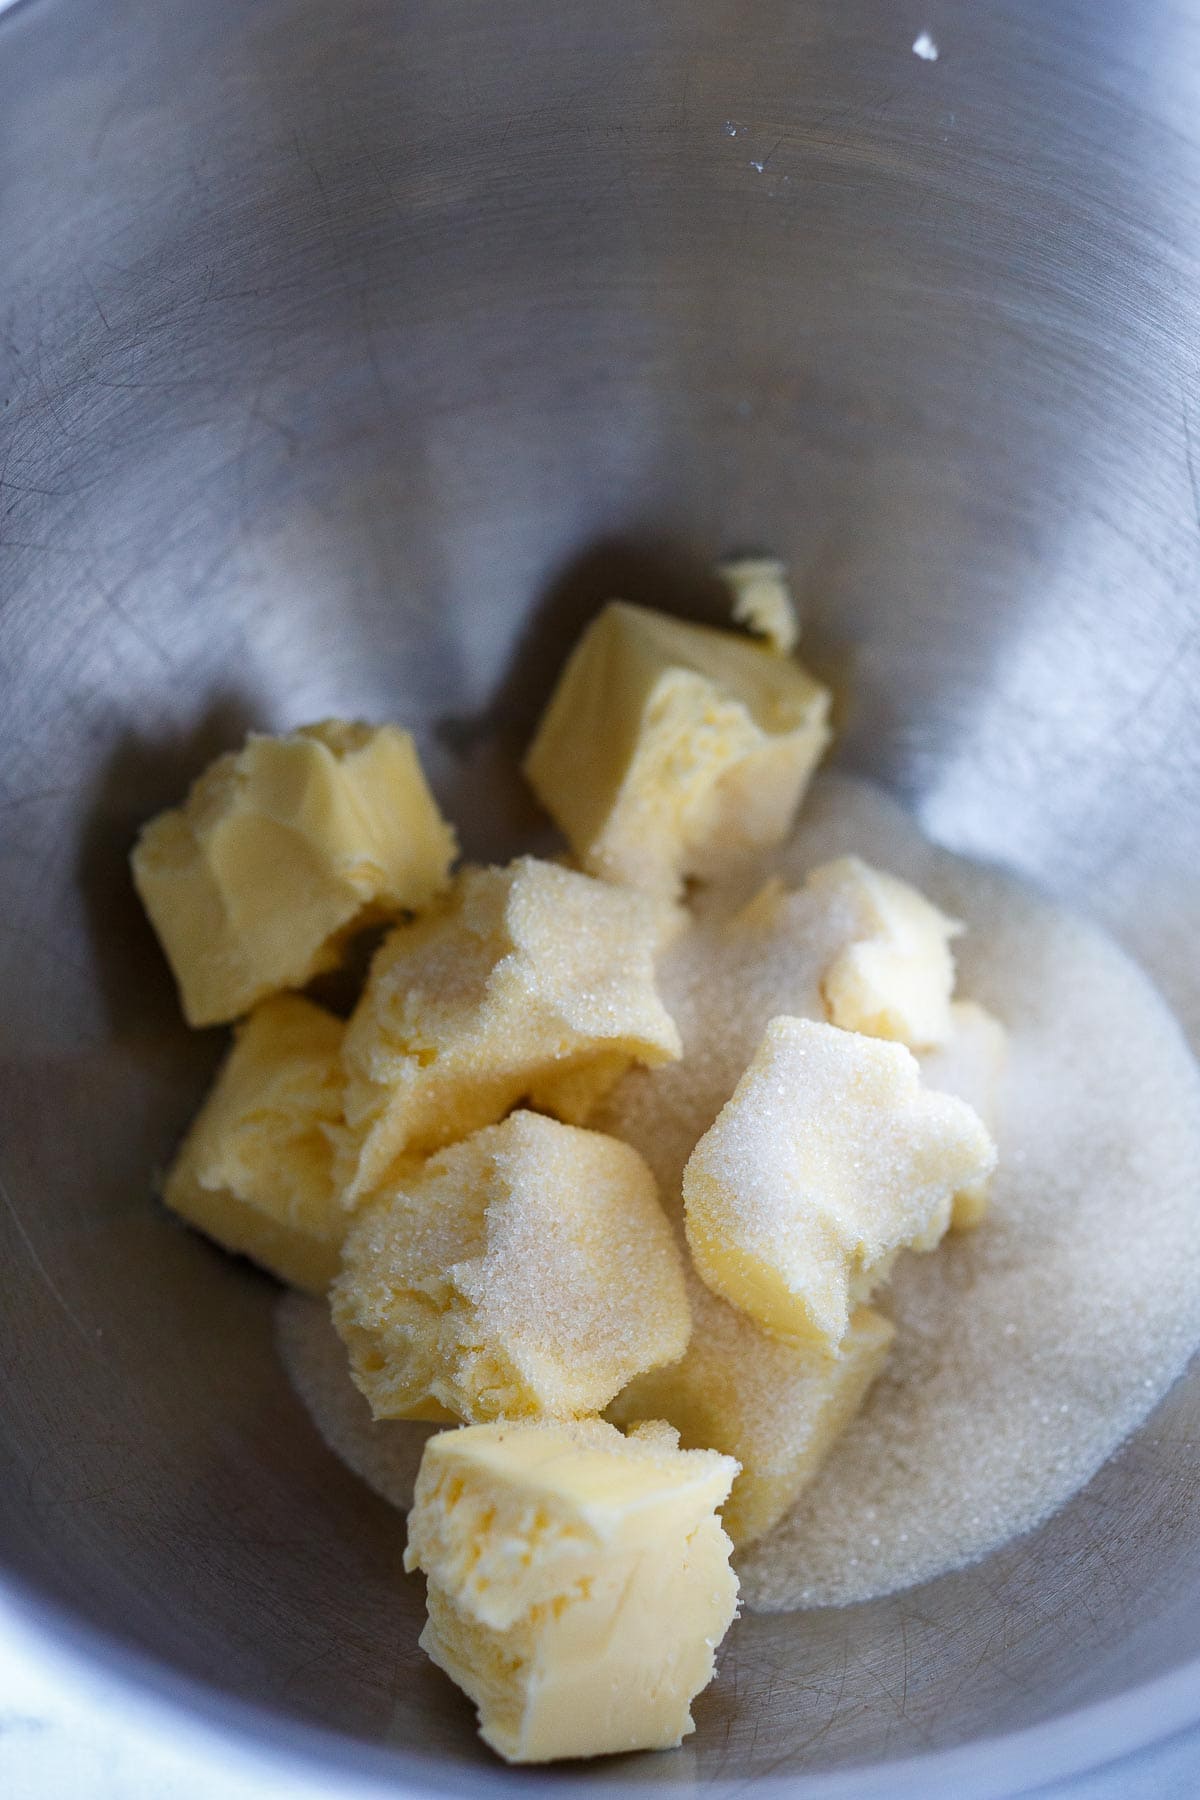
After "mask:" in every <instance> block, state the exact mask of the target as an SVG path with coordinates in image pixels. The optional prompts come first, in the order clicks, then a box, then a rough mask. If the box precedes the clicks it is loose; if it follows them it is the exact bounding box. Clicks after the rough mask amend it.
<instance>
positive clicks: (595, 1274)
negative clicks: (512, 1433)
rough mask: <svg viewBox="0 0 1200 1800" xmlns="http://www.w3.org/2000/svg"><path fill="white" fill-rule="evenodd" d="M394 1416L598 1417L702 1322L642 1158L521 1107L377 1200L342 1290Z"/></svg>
mask: <svg viewBox="0 0 1200 1800" xmlns="http://www.w3.org/2000/svg"><path fill="white" fill-rule="evenodd" d="M331 1299H332V1304H333V1320H334V1324H335V1325H336V1327H337V1329H338V1331H339V1333H340V1334H341V1336H342V1338H343V1340H344V1341H345V1343H346V1346H347V1348H348V1350H349V1352H350V1363H351V1372H352V1374H353V1376H354V1379H355V1381H356V1382H357V1384H358V1386H359V1387H360V1388H361V1390H362V1392H363V1393H364V1394H365V1395H366V1397H367V1399H368V1400H369V1401H370V1403H371V1409H372V1411H373V1413H374V1414H375V1417H376V1418H379V1419H428V1418H442V1419H445V1418H462V1419H469V1420H473V1421H483V1420H487V1419H496V1418H509V1419H512V1418H520V1417H528V1416H534V1417H538V1416H542V1415H547V1416H555V1417H571V1416H573V1415H576V1414H582V1413H591V1412H598V1411H599V1410H600V1409H601V1408H602V1407H604V1406H606V1405H607V1404H608V1402H609V1401H610V1400H611V1399H612V1398H613V1396H614V1394H616V1393H618V1392H619V1390H620V1389H621V1388H622V1387H624V1385H625V1383H626V1382H627V1381H629V1380H630V1379H631V1378H632V1377H633V1376H634V1375H636V1374H638V1373H639V1372H640V1371H641V1370H643V1369H651V1368H654V1367H655V1366H656V1365H657V1364H658V1363H664V1362H670V1361H671V1360H672V1359H673V1358H674V1357H677V1356H679V1355H680V1353H681V1352H682V1351H683V1349H684V1346H685V1345H686V1344H687V1341H688V1333H689V1330H690V1326H691V1321H690V1317H689V1314H688V1303H687V1294H686V1291H685V1288H684V1277H683V1258H682V1256H681V1255H680V1252H679V1249H678V1247H677V1245H676V1242H675V1236H674V1233H673V1232H672V1230H671V1227H670V1225H669V1224H668V1222H667V1218H666V1215H665V1213H664V1212H663V1210H662V1208H661V1206H660V1205H659V1203H658V1195H657V1192H656V1189H655V1185H654V1177H653V1176H652V1175H651V1173H650V1171H649V1169H648V1168H647V1167H646V1165H645V1163H644V1162H643V1161H642V1159H641V1157H640V1156H639V1155H638V1153H637V1151H636V1150H632V1149H630V1147H629V1145H628V1144H622V1143H620V1142H619V1141H618V1140H617V1139H616V1138H611V1137H604V1136H603V1135H602V1134H601V1133H600V1132H597V1131H581V1130H580V1129H579V1128H578V1127H577V1126H573V1125H561V1124H559V1123H558V1122H557V1121H556V1120H554V1119H545V1118H542V1117H541V1116H540V1115H539V1114H537V1113H531V1112H517V1113H513V1114H512V1116H511V1117H510V1118H508V1119H506V1120H505V1121H504V1123H503V1124H502V1125H491V1126H488V1127H487V1128H486V1129H485V1130H483V1131H478V1132H476V1133H475V1135H474V1136H473V1137H469V1138H467V1139H466V1140H465V1141H464V1142H463V1143H461V1144H455V1145H453V1146H452V1147H451V1148H450V1149H448V1150H442V1151H440V1152H439V1153H438V1154H437V1155H435V1156H433V1157H431V1158H430V1160H429V1161H428V1162H427V1163H426V1164H425V1165H424V1166H423V1168H421V1169H420V1170H419V1171H416V1172H413V1173H412V1174H410V1175H409V1176H407V1177H406V1178H405V1179H403V1180H402V1181H401V1182H399V1183H398V1184H397V1185H396V1187H395V1188H394V1189H393V1190H392V1191H390V1192H389V1193H387V1194H386V1196H381V1197H380V1198H379V1199H378V1200H377V1201H375V1202H374V1203H373V1204H371V1205H370V1206H369V1207H368V1208H367V1209H366V1211H365V1212H364V1213H363V1214H362V1215H361V1216H360V1217H359V1219H358V1220H357V1222H356V1223H355V1225H354V1226H353V1228H352V1229H351V1232H350V1235H349V1237H348V1238H347V1240H346V1246H345V1251H344V1257H343V1267H342V1273H341V1275H340V1276H339V1278H338V1280H337V1281H336V1282H335V1284H334V1287H333V1291H332V1295H331Z"/></svg>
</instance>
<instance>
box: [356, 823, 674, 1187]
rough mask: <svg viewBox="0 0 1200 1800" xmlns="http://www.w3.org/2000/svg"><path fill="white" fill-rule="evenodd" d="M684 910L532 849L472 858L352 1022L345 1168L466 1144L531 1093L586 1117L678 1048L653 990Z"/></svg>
mask: <svg viewBox="0 0 1200 1800" xmlns="http://www.w3.org/2000/svg"><path fill="white" fill-rule="evenodd" d="M677 924H678V921H677V919H676V916H675V911H674V909H673V908H670V907H666V906H663V905H662V904H660V903H658V902H655V901H652V900H650V899H648V898H647V897H646V896H644V895H641V894H635V893H632V892H631V891H629V890H628V889H622V888H616V887H611V886H609V885H607V884H606V883H604V882H599V881H593V880H592V878H591V877H590V876H588V875H580V874H578V873H576V872H575V871H574V870H571V869H561V868H558V867H556V866H555V865H554V864H552V863H546V862H540V861H538V860H536V859H535V858H533V857H521V858H520V859H518V861H516V862H515V863H512V864H511V865H510V866H509V867H508V868H504V869H468V870H466V871H464V872H463V874H462V875H460V876H459V878H458V880H457V881H456V883H455V885H454V889H453V891H452V893H451V895H450V897H449V898H448V900H447V901H446V902H445V904H444V905H443V906H441V907H440V908H439V909H438V910H437V911H436V912H434V913H431V914H429V915H427V916H426V917H425V918H423V919H418V920H416V921H414V922H413V923H411V924H408V925H402V926H400V927H398V928H397V929H396V930H395V931H394V932H393V933H392V934H391V935H390V936H389V937H388V938H387V939H386V940H385V942H384V943H383V944H382V945H381V946H380V949H379V951H378V952H377V954H376V957H375V960H374V962H373V964H372V966H371V972H370V976H369V978H368V980H367V985H366V988H365V990H364V993H363V996H362V999H361V1001H360V1002H359V1005H358V1007H357V1009H356V1011H355V1013H354V1015H353V1017H352V1019H351V1021H350V1024H349V1028H348V1030H347V1033H346V1043H345V1063H346V1071H347V1085H346V1120H347V1129H346V1131H345V1133H344V1134H343V1140H342V1154H341V1157H340V1160H339V1177H340V1179H341V1180H342V1183H343V1185H344V1186H345V1187H346V1188H347V1189H348V1191H349V1192H350V1194H351V1196H352V1197H353V1196H357V1195H361V1194H363V1193H366V1192H368V1191H370V1190H371V1189H372V1188H374V1187H376V1186H378V1184H379V1182H380V1181H381V1180H382V1179H383V1177H384V1176H385V1175H386V1173H387V1170H388V1167H389V1165H390V1164H391V1162H392V1161H393V1159H394V1158H395V1157H396V1156H397V1155H398V1154H400V1153H401V1152H408V1151H414V1152H422V1153H423V1152H427V1151H430V1150H434V1149H437V1148H438V1147H439V1146H441V1145H443V1144H448V1143H453V1142H454V1141H455V1140H456V1139H459V1138H462V1137H465V1136H466V1135H467V1134H468V1133H469V1132H471V1131H475V1130H477V1129H479V1127H481V1126H483V1125H490V1124H492V1123H494V1121H495V1120H497V1119H500V1118H502V1117H503V1116H504V1114H505V1113H506V1112H508V1111H509V1109H510V1108H511V1107H512V1106H514V1105H515V1104H516V1102H517V1101H518V1100H530V1101H532V1103H533V1104H534V1105H535V1106H537V1107H539V1108H541V1109H542V1110H544V1111H546V1112H551V1113H554V1114H555V1115H556V1116H558V1117H560V1118H564V1119H567V1120H569V1121H570V1122H572V1123H582V1122H583V1121H584V1120H585V1119H586V1118H587V1116H588V1113H589V1112H590V1111H591V1109H592V1108H593V1107H594V1106H595V1105H596V1103H597V1102H598V1101H599V1100H600V1099H601V1098H602V1096H603V1095H604V1094H605V1093H607V1092H608V1090H609V1089H610V1088H611V1087H612V1086H613V1085H614V1083H615V1082H616V1081H618V1080H619V1079H620V1077H621V1075H622V1074H624V1072H625V1070H626V1069H628V1068H629V1066H630V1064H631V1063H633V1062H643V1063H647V1064H654V1063H661V1062H666V1061H669V1060H671V1059H673V1058H675V1057H677V1056H678V1055H679V1053H680V1044H679V1034H678V1032H677V1031H676V1029H675V1026H674V1024H673V1023H672V1021H671V1018H670V1017H669V1015H668V1014H667V1012H666V1011H665V1010H664V1008H663V1005H662V1002H661V1000H660V999H659V997H658V993H657V991H656V989H655V985H654V957H655V953H656V951H657V950H658V948H659V946H660V944H661V943H662V941H663V940H664V938H665V937H666V936H668V935H669V934H670V933H671V932H673V931H674V930H675V929H676V927H677Z"/></svg>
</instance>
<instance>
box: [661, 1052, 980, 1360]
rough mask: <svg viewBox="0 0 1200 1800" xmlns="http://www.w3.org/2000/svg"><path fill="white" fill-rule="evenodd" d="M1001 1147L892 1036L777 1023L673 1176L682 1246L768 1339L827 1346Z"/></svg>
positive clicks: (933, 1241) (939, 1227)
mask: <svg viewBox="0 0 1200 1800" xmlns="http://www.w3.org/2000/svg"><path fill="white" fill-rule="evenodd" d="M995 1161H996V1152H995V1146H994V1145H993V1143H992V1140H991V1138H990V1136H989V1135H988V1132H987V1130H986V1128H985V1126H984V1124H983V1122H982V1120H981V1119H980V1118H979V1116H978V1114H977V1113H975V1111H974V1110H973V1109H972V1108H971V1107H970V1106H968V1105H967V1104H966V1102H965V1101H963V1100H958V1099H955V1098H954V1097H953V1096H951V1095H949V1094H940V1093H933V1092H929V1091H927V1090H926V1089H924V1088H923V1087H922V1085H921V1080H920V1069H919V1065H918V1063H917V1060H916V1058H915V1057H914V1056H913V1055H912V1052H911V1051H909V1050H908V1049H906V1048H905V1046H904V1045H903V1044H894V1043H888V1042H885V1041H884V1040H882V1039H879V1038H872V1037H865V1036H863V1035H861V1034H860V1033H858V1032H853V1031H843V1030H841V1029H839V1028H838V1027H837V1026H834V1025H826V1024H817V1023H814V1022H813V1021H812V1020H810V1019H794V1018H787V1017H781V1018H777V1019H772V1020H771V1022H770V1024H769V1025H768V1026H767V1030H766V1035H765V1037H764V1038H763V1041H762V1043H761V1045H760V1046H759V1048H758V1050H757V1052H756V1053H755V1055H754V1057H753V1059H752V1061H751V1063H750V1066H749V1068H748V1069H747V1070H746V1072H745V1074H744V1075H743V1076H742V1078H741V1080H740V1081H739V1082H738V1084H737V1087H736V1088H735V1089H734V1091H733V1095H732V1097H731V1099H730V1100H729V1101H728V1102H727V1103H726V1105H725V1106H724V1107H723V1108H722V1109H721V1111H720V1113H719V1114H718V1115H717V1118H716V1121H715V1123H714V1124H713V1125H712V1126H711V1128H710V1129H709V1130H708V1131H707V1132H706V1133H705V1135H704V1136H703V1137H702V1138H701V1140H700V1142H699V1143H698V1144H697V1146H696V1148H695V1150H694V1151H693V1152H692V1155H691V1158H690V1160H689V1162H688V1165H687V1167H686V1169H685V1170H684V1175H683V1200H684V1210H685V1220H686V1230H687V1239H688V1244H689V1246H690V1248H691V1252H692V1257H693V1260H694V1261H695V1264H696V1268H697V1271H698V1272H699V1274H700V1276H701V1277H702V1279H703V1280H704V1281H705V1282H707V1284H708V1285H709V1287H711V1288H712V1289H713V1290H714V1292H716V1293H719V1294H721V1295H723V1296H724V1297H725V1298H726V1299H727V1300H729V1301H731V1302H732V1304H733V1305H735V1306H740V1307H741V1308H742V1310H743V1311H744V1312H747V1313H749V1315H750V1316H751V1317H752V1318H754V1319H756V1320H757V1321H758V1323H759V1324H760V1325H762V1326H763V1327H764V1328H765V1329H766V1330H768V1331H773V1332H775V1333H776V1334H777V1335H778V1336H781V1337H784V1338H787V1339H790V1340H793V1341H796V1342H798V1343H810V1344H813V1345H815V1346H817V1347H819V1348H821V1349H823V1350H824V1351H825V1352H826V1353H827V1354H832V1353H833V1352H834V1351H836V1349H837V1347H838V1346H839V1344H840V1343H841V1342H842V1340H843V1338H844V1337H845V1335H846V1332H847V1330H848V1328H849V1325H850V1316H851V1313H852V1312H853V1310H854V1308H855V1306H857V1305H858V1304H860V1303H861V1302H863V1301H865V1300H866V1299H867V1298H868V1297H869V1295H870V1293H871V1292H872V1290H873V1289H874V1288H875V1287H876V1286H877V1285H878V1284H879V1283H880V1282H881V1281H883V1280H886V1278H887V1275H888V1273H889V1272H890V1269H891V1265H892V1263H893V1261H894V1260H895V1257H896V1254H897V1252H898V1251H900V1250H902V1249H911V1250H932V1249H933V1248H934V1247H935V1246H936V1245H937V1244H938V1243H939V1242H940V1240H941V1238H942V1237H943V1236H944V1234H945V1232H946V1229H947V1227H948V1226H949V1223H950V1212H951V1206H952V1202H953V1198H954V1195H955V1194H956V1193H957V1192H959V1191H960V1190H961V1189H963V1188H967V1187H970V1186H971V1185H972V1183H974V1182H976V1181H980V1180H983V1179H986V1177H987V1176H988V1175H989V1174H990V1173H991V1171H992V1169H993V1167H994V1166H995Z"/></svg>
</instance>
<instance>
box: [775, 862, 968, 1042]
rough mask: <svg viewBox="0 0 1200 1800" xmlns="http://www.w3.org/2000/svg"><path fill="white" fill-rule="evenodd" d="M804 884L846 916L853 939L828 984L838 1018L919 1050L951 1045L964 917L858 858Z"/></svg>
mask: <svg viewBox="0 0 1200 1800" xmlns="http://www.w3.org/2000/svg"><path fill="white" fill-rule="evenodd" d="M804 886H805V890H806V891H807V892H808V893H810V894H812V895H814V896H815V897H816V898H817V899H818V900H819V901H820V902H821V904H822V905H824V906H826V907H828V909H829V913H830V917H831V918H835V919H840V920H841V921H842V922H843V927H844V930H845V933H846V938H847V942H846V944H845V945H844V947H843V948H842V949H841V950H840V951H839V952H838V954H837V955H836V956H835V957H834V958H833V959H832V960H831V961H830V963H829V966H828V968H827V969H826V970H825V973H824V977H823V979H822V982H821V992H822V995H823V997H824V1000H825V1006H826V1011H827V1014H828V1017H829V1020H830V1022H831V1024H834V1025H841V1026H843V1027H844V1028H845V1029H846V1030H847V1031H863V1032H867V1033H868V1034H869V1035H870V1036H872V1037H881V1038H894V1039H895V1040H897V1042H899V1043H902V1044H907V1045H908V1046H909V1048H910V1049H913V1050H919V1049H924V1048H925V1047H926V1046H928V1045H933V1044H941V1043H944V1042H945V1040H946V1038H947V1037H948V1036H949V1034H950V996H951V994H952V993H953V991H954V957H953V955H952V954H951V950H950V943H951V940H952V939H953V938H955V937H957V936H958V935H959V933H960V932H961V931H962V926H961V925H960V924H959V923H958V921H957V920H956V919H949V918H947V917H946V915H945V913H943V912H940V911H939V910H938V908H937V907H936V906H934V905H933V903H932V901H930V900H927V899H926V898H925V896H924V894H922V893H920V892H919V891H918V890H917V889H916V888H915V887H912V886H910V885H909V883H908V882H906V881H901V880H900V879H899V878H898V877H897V876H895V875H888V874H885V873H884V871H883V870H882V869H875V868H872V867H871V865H870V864H869V863H865V862H863V860H862V859H861V857H857V856H843V857H839V858H838V860H837V861H836V862H831V863H825V864H823V865H822V867H821V868H819V869H814V870H813V872H812V874H811V875H809V877H808V879H807V880H806V882H805V884H804Z"/></svg>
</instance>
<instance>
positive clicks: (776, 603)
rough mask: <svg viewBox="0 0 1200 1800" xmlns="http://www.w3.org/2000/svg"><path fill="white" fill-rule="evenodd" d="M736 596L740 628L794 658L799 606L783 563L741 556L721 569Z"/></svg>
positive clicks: (734, 605) (798, 632) (734, 608)
mask: <svg viewBox="0 0 1200 1800" xmlns="http://www.w3.org/2000/svg"><path fill="white" fill-rule="evenodd" d="M717 573H718V575H720V576H721V578H722V580H723V581H724V582H725V584H726V585H727V587H728V588H729V589H730V591H731V593H732V595H733V607H732V611H733V616H734V618H735V619H736V620H737V622H738V624H739V625H744V626H745V627H746V629H747V631H752V632H753V633H754V635H755V636H756V637H761V638H765V639H766V641H767V643H768V644H769V645H770V646H771V648H772V650H774V651H776V652H777V653H778V654H779V655H780V656H790V655H791V653H792V651H793V650H794V649H795V648H796V645H797V643H798V641H799V638H800V621H799V618H798V617H797V614H796V602H795V601H794V600H793V598H792V590H791V588H790V587H789V586H788V582H787V573H786V571H785V569H784V566H783V564H782V563H781V562H776V561H775V559H774V557H769V556H740V557H734V558H731V559H730V561H729V562H723V563H721V564H720V565H719V567H718V569H717Z"/></svg>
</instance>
